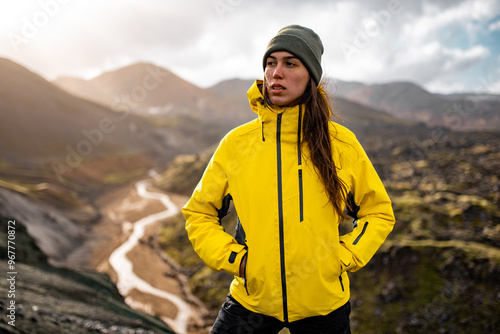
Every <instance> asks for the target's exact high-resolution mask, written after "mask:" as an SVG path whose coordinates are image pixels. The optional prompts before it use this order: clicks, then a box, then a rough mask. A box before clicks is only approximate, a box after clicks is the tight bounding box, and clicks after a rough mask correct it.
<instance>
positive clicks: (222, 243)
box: [182, 81, 395, 322]
mask: <svg viewBox="0 0 500 334" xmlns="http://www.w3.org/2000/svg"><path fill="white" fill-rule="evenodd" d="M259 84H261V81H256V82H255V83H254V84H253V86H252V87H251V88H250V90H249V91H248V98H249V101H250V105H251V108H252V110H253V111H254V112H256V113H257V114H258V118H256V119H255V120H253V121H250V122H249V123H247V124H244V125H242V126H240V127H237V128H235V129H233V130H232V131H231V132H229V133H228V134H227V135H226V136H225V137H224V138H223V139H222V141H221V142H220V144H219V147H218V148H217V150H216V152H215V153H214V155H213V157H212V159H211V160H210V162H209V164H208V166H207V169H206V170H205V173H204V174H203V177H202V179H201V180H200V182H199V184H198V186H197V187H196V189H195V191H194V192H193V195H192V197H191V199H190V200H189V202H188V203H187V204H186V205H185V206H184V208H183V209H182V211H183V214H184V217H185V219H186V230H187V232H188V236H189V239H190V240H191V243H192V244H193V247H194V249H195V251H196V252H197V254H198V255H199V256H200V258H201V259H202V260H203V261H204V262H205V263H206V264H207V265H208V266H209V267H210V268H212V269H213V270H225V271H227V272H229V273H231V274H233V275H235V278H234V280H233V282H232V283H231V287H230V292H231V295H232V296H233V297H234V298H235V299H236V300H237V301H238V302H240V303H241V304H242V305H243V306H245V307H246V308H247V309H249V310H252V311H254V312H258V313H262V314H266V315H270V316H273V317H275V318H277V319H279V320H281V321H290V322H291V321H295V320H299V319H302V318H306V317H311V316H317V315H325V314H328V313H330V312H331V311H333V310H335V309H337V308H338V307H340V306H342V305H343V304H345V303H346V302H347V301H348V300H349V295H350V294H349V279H348V277H347V273H346V271H356V270H358V269H360V268H361V267H363V266H364V265H366V263H367V262H368V261H369V260H370V259H371V257H372V256H373V255H374V253H375V252H376V251H377V249H378V248H379V247H380V245H381V244H382V243H383V242H384V240H385V239H386V237H387V235H388V234H389V233H390V231H391V230H392V227H393V225H394V222H395V220H394V214H393V211H392V207H391V201H390V199H389V197H388V195H387V193H386V191H385V189H384V186H383V184H382V182H381V181H380V178H379V177H378V175H377V173H376V171H375V169H374V168H373V166H372V164H371V163H370V161H369V159H368V157H367V155H366V153H365V152H364V150H363V148H362V147H361V145H360V144H359V142H358V140H357V139H356V137H355V136H354V134H353V133H352V132H351V131H349V130H347V129H346V128H345V127H343V126H341V125H338V124H335V123H333V122H330V124H329V126H330V133H331V138H332V139H331V140H332V147H333V158H334V161H335V164H336V166H337V168H340V170H338V174H339V176H340V177H341V179H342V180H344V182H345V183H346V184H347V187H348V192H350V195H351V197H352V199H353V200H354V202H355V204H356V209H357V210H354V211H357V212H356V215H355V216H356V217H355V219H356V222H355V224H354V228H353V231H352V232H350V233H348V234H346V235H343V236H339V227H338V223H337V221H338V217H337V214H336V212H335V211H334V209H333V206H332V205H331V203H330V202H329V201H328V198H327V195H326V193H325V191H324V186H323V184H322V182H321V180H320V179H319V177H318V174H317V173H316V172H315V169H314V167H313V165H312V162H311V161H310V160H309V159H308V153H309V150H308V148H307V145H300V148H299V145H298V137H299V136H300V132H299V131H298V129H299V112H307V111H304V110H303V109H304V106H300V107H299V106H296V107H290V108H275V109H271V108H270V107H268V106H266V105H263V104H262V103H261V101H262V100H263V97H262V94H261V92H260V90H259V88H258V85H259ZM228 194H230V195H231V196H232V199H233V201H234V206H235V208H236V212H237V213H238V217H239V220H240V226H239V228H240V229H239V233H240V238H238V240H240V243H241V244H240V243H238V242H237V241H236V239H235V238H233V236H231V235H230V234H228V233H226V232H224V229H223V227H222V226H221V225H220V223H219V218H218V212H219V211H218V210H219V209H221V207H222V203H223V199H224V197H225V196H226V195H228ZM358 207H359V208H358ZM243 240H244V241H243ZM245 254H247V265H246V268H245V276H246V281H245V280H244V279H242V278H241V277H238V275H239V267H240V263H241V260H242V258H243V256H244V255H245Z"/></svg>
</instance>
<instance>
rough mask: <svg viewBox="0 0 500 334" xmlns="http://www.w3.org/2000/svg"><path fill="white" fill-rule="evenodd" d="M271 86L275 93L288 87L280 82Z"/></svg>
mask: <svg viewBox="0 0 500 334" xmlns="http://www.w3.org/2000/svg"><path fill="white" fill-rule="evenodd" d="M270 88H271V92H273V93H281V92H283V91H284V90H285V89H286V88H285V86H283V85H280V84H278V83H275V84H272V85H271V87H270Z"/></svg>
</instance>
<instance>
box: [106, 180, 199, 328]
mask: <svg viewBox="0 0 500 334" xmlns="http://www.w3.org/2000/svg"><path fill="white" fill-rule="evenodd" d="M150 184H151V181H148V180H146V181H139V182H138V183H137V184H136V189H137V193H138V194H139V196H141V197H143V198H148V199H155V200H159V201H161V202H162V203H163V205H165V208H166V209H165V210H164V211H161V212H158V213H155V214H152V215H149V216H147V217H144V218H141V219H139V220H138V221H136V222H135V223H134V224H133V225H134V229H133V232H132V234H131V235H130V237H129V238H128V240H127V241H126V242H125V243H124V244H122V245H121V246H120V247H118V248H117V249H116V250H115V251H114V252H113V253H112V254H111V256H110V257H109V262H110V264H111V266H112V267H113V269H114V270H115V272H116V274H117V276H118V282H117V286H118V290H119V291H120V293H121V294H122V295H123V296H127V295H128V294H129V293H130V292H131V291H132V290H133V289H137V290H139V291H142V292H144V293H147V294H150V295H154V296H158V297H160V298H164V299H166V300H168V301H170V302H171V303H173V304H174V305H175V306H176V307H177V310H178V312H177V316H176V318H175V319H163V320H165V322H166V323H167V324H168V325H169V326H170V327H171V328H172V329H173V330H174V331H175V332H176V333H178V334H186V332H187V323H188V320H189V318H190V317H191V315H192V313H193V312H192V310H191V308H190V307H189V305H188V304H187V303H186V302H185V301H184V300H182V299H181V298H179V297H178V296H176V295H173V294H171V293H169V292H167V291H163V290H160V289H157V288H155V287H153V286H151V285H150V284H149V283H148V282H146V281H144V280H143V279H141V278H139V277H138V276H137V275H136V274H135V273H134V268H133V265H132V263H131V262H130V261H129V260H128V259H127V254H128V252H129V251H131V250H132V249H133V248H134V247H135V246H136V245H137V243H138V242H139V240H140V239H141V238H142V237H143V235H144V231H145V229H146V227H148V226H149V225H151V224H154V223H155V222H157V221H159V220H162V219H165V218H168V217H171V216H173V215H175V214H177V213H178V212H179V209H178V208H177V206H176V205H175V204H174V203H173V202H172V201H171V200H170V198H169V197H168V196H167V195H165V194H161V193H155V192H150V191H148V190H147V187H148V186H149V185H150Z"/></svg>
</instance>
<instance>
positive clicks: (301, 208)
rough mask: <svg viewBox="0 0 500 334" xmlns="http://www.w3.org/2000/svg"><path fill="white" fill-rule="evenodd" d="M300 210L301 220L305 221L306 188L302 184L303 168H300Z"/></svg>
mask: <svg viewBox="0 0 500 334" xmlns="http://www.w3.org/2000/svg"><path fill="white" fill-rule="evenodd" d="M299 208H300V209H299V210H300V221H301V222H302V221H304V189H303V186H302V169H299Z"/></svg>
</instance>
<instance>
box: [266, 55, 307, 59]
mask: <svg viewBox="0 0 500 334" xmlns="http://www.w3.org/2000/svg"><path fill="white" fill-rule="evenodd" d="M267 58H273V59H276V57H275V56H271V55H269V56H267ZM282 58H283V59H299V58H297V57H295V56H285V57H282Z"/></svg>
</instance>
